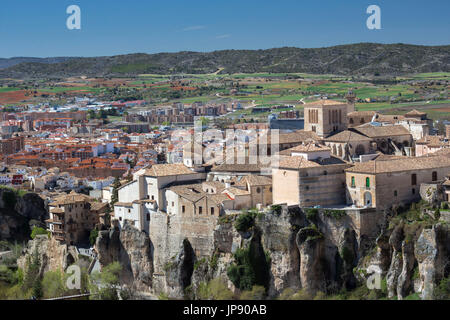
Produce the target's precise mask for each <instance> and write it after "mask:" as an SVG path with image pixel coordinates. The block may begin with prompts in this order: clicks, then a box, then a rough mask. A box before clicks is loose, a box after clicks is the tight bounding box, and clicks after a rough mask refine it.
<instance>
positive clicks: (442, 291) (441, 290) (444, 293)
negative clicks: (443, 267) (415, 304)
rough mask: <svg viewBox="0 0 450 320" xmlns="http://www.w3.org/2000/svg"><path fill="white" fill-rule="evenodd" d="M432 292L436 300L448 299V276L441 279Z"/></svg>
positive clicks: (449, 289) (449, 296)
mask: <svg viewBox="0 0 450 320" xmlns="http://www.w3.org/2000/svg"><path fill="white" fill-rule="evenodd" d="M433 294H434V298H435V299H436V300H450V278H444V279H442V280H441V282H440V283H439V286H436V288H435V289H434V293H433Z"/></svg>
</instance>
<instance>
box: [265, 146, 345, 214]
mask: <svg viewBox="0 0 450 320" xmlns="http://www.w3.org/2000/svg"><path fill="white" fill-rule="evenodd" d="M288 151H289V150H288ZM280 154H281V153H280ZM350 166H351V165H350V164H348V163H346V162H344V161H342V160H341V159H339V158H337V157H335V156H332V155H331V152H330V149H329V148H327V147H323V146H319V145H316V144H311V145H306V146H302V147H300V146H298V147H295V148H293V149H292V150H291V151H290V155H288V156H284V157H282V158H281V159H280V163H279V166H278V167H274V168H273V169H272V181H273V183H272V186H273V203H274V204H283V203H287V204H288V205H300V206H302V207H312V206H333V205H340V204H343V203H345V173H344V169H346V168H348V167H350Z"/></svg>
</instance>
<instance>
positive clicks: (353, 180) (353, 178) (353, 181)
mask: <svg viewBox="0 0 450 320" xmlns="http://www.w3.org/2000/svg"><path fill="white" fill-rule="evenodd" d="M354 187H356V185H355V177H352V188H354Z"/></svg>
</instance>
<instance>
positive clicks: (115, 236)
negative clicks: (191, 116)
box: [96, 206, 450, 299]
mask: <svg viewBox="0 0 450 320" xmlns="http://www.w3.org/2000/svg"><path fill="white" fill-rule="evenodd" d="M237 217H238V215H236V216H233V215H230V216H226V217H222V218H219V219H217V218H214V219H215V220H213V219H212V218H211V217H208V218H206V217H205V218H203V219H204V220H203V221H201V220H194V219H192V218H190V219H187V220H186V221H183V220H182V218H180V217H173V216H167V215H165V216H164V215H163V214H161V215H160V216H158V217H156V218H155V219H154V220H153V221H152V223H153V225H151V232H150V237H149V236H148V235H147V234H145V233H144V232H140V231H138V230H137V229H135V228H134V227H133V226H131V225H130V224H128V223H127V222H125V224H124V226H123V228H122V229H121V230H119V228H118V227H117V226H116V227H113V228H112V229H111V230H109V231H102V232H100V235H99V238H98V239H97V244H96V249H97V251H98V253H99V260H100V263H101V265H102V266H105V265H107V264H109V263H111V262H113V261H119V262H121V264H122V266H123V267H124V269H123V275H122V282H123V283H126V284H128V285H134V286H136V287H137V288H139V290H141V291H147V292H151V293H153V294H156V295H158V294H160V293H165V294H167V295H168V296H169V297H172V298H196V296H195V292H196V291H197V289H198V288H199V286H200V285H201V284H202V283H207V282H208V281H210V280H212V279H215V278H222V279H224V280H225V282H226V283H227V284H228V287H229V288H230V289H231V290H232V291H235V292H237V293H238V292H239V288H238V287H237V284H236V282H235V280H236V279H231V278H230V273H229V272H230V271H229V270H230V267H232V266H236V263H237V260H236V259H237V258H236V256H235V254H236V253H237V252H238V251H239V250H241V251H239V252H240V254H242V252H243V251H242V250H250V251H247V253H248V254H249V257H250V260H251V261H250V264H252V263H253V268H254V270H253V271H254V275H253V276H254V279H256V281H259V283H260V284H261V285H263V286H265V287H266V289H267V294H268V297H269V298H275V297H277V296H278V295H280V294H281V293H282V292H283V291H284V290H285V289H287V288H290V289H292V290H294V291H296V290H299V289H304V290H305V291H306V292H308V293H310V294H312V295H314V294H317V292H319V291H321V292H324V293H326V294H334V293H337V292H340V291H341V290H342V289H345V290H352V289H353V288H355V287H357V286H360V285H365V282H366V280H367V278H368V277H369V276H370V275H371V273H373V272H374V270H375V271H379V272H380V274H381V277H382V278H383V279H385V280H384V281H385V282H386V285H387V292H388V295H389V296H390V297H394V296H396V297H398V298H399V299H402V298H404V297H406V296H408V295H410V294H411V293H413V292H420V294H421V296H422V298H424V299H430V298H432V292H433V288H434V286H435V285H436V283H438V281H440V279H442V278H444V277H447V276H448V271H449V270H448V269H449V266H448V257H449V253H450V250H449V245H450V241H449V235H450V233H449V230H448V226H447V225H446V224H445V223H440V224H439V223H438V224H434V225H433V226H432V228H430V229H427V228H419V227H415V225H412V226H410V225H405V224H404V223H398V224H395V225H394V227H392V228H388V227H387V223H386V221H385V219H386V217H387V215H386V214H384V213H375V212H366V213H362V212H354V211H350V212H347V213H343V212H339V211H329V210H312V209H309V210H306V212H305V210H301V209H300V208H298V207H287V206H283V207H279V208H272V209H267V210H266V211H265V212H260V213H258V214H257V215H255V216H254V221H253V224H252V225H251V226H249V227H248V228H247V229H246V230H241V231H240V232H238V231H237V230H236V228H235V222H236V218H237ZM186 226H187V227H186ZM185 227H186V228H185ZM197 228H201V230H202V231H203V232H197V233H196V232H194V231H195V230H196V229H197ZM266 258H267V259H268V260H266ZM265 261H268V269H267V270H265V269H264V264H265ZM258 266H261V268H259V267H258ZM241 267H245V266H241ZM241 267H240V266H237V269H239V268H241ZM231 269H232V268H231ZM239 270H241V271H242V270H243V269H239ZM241 271H240V272H241Z"/></svg>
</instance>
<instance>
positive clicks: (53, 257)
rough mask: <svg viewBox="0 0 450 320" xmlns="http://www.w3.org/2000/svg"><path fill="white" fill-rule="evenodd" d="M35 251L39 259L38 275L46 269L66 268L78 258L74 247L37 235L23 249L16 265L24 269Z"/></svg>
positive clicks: (42, 273)
mask: <svg viewBox="0 0 450 320" xmlns="http://www.w3.org/2000/svg"><path fill="white" fill-rule="evenodd" d="M36 253H37V255H38V257H39V261H40V269H39V274H40V276H43V275H44V273H45V272H47V271H56V270H61V271H63V270H66V269H67V267H68V266H70V265H72V264H73V263H75V262H76V261H78V260H79V257H78V252H77V250H76V248H75V247H71V246H67V245H65V244H59V243H58V242H57V241H56V240H54V239H49V237H48V236H47V235H38V236H36V238H35V239H34V240H30V241H29V242H28V245H27V246H26V247H25V248H24V249H23V252H22V255H21V257H20V258H19V259H18V260H17V266H18V267H19V268H21V269H22V270H26V269H27V261H29V260H30V259H31V258H32V257H33V255H34V254H36Z"/></svg>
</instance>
